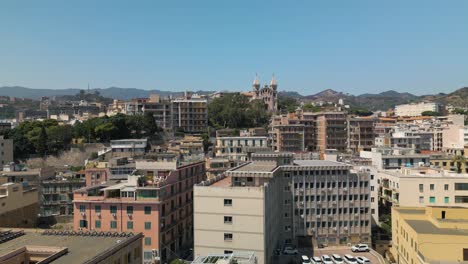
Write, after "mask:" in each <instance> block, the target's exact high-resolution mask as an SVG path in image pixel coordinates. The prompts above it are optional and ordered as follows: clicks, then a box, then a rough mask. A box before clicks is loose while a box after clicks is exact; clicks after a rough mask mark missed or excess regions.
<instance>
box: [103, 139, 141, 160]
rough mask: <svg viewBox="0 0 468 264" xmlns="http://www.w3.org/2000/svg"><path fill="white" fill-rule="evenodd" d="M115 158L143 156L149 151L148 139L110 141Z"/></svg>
mask: <svg viewBox="0 0 468 264" xmlns="http://www.w3.org/2000/svg"><path fill="white" fill-rule="evenodd" d="M110 148H111V151H112V156H113V157H134V156H141V155H143V154H145V152H146V151H147V150H148V149H149V145H148V139H146V138H143V139H116V140H111V141H110Z"/></svg>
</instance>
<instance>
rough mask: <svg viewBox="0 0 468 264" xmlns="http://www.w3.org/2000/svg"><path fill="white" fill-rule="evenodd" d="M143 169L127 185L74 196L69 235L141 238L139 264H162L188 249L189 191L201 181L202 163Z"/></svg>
mask: <svg viewBox="0 0 468 264" xmlns="http://www.w3.org/2000/svg"><path fill="white" fill-rule="evenodd" d="M143 165H145V166H143ZM143 165H142V169H141V171H140V170H139V175H136V176H135V175H133V176H128V180H123V181H120V182H118V183H110V182H109V183H106V184H101V185H96V186H92V187H86V188H82V189H79V190H77V191H75V192H74V201H73V204H74V210H75V214H74V222H73V223H74V229H75V231H79V230H93V231H96V232H101V231H103V232H142V233H143V235H144V240H143V241H144V243H143V260H144V262H143V263H155V262H156V261H160V262H161V263H165V262H169V261H170V260H171V259H173V258H175V257H177V256H179V255H180V254H181V253H182V252H184V250H186V249H188V248H191V247H192V241H193V209H192V201H193V194H192V190H193V185H194V184H196V183H199V182H201V181H203V180H205V163H204V162H197V163H193V164H190V165H185V166H177V167H176V168H175V169H173V168H168V167H167V166H166V165H167V164H159V162H154V164H153V165H154V166H149V165H148V164H143ZM175 165H176V164H175ZM138 166H139V165H138Z"/></svg>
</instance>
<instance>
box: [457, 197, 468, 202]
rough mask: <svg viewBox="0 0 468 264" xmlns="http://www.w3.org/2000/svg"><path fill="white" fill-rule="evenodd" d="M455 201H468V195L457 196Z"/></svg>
mask: <svg viewBox="0 0 468 264" xmlns="http://www.w3.org/2000/svg"><path fill="white" fill-rule="evenodd" d="M455 203H468V196H458V195H457V196H455Z"/></svg>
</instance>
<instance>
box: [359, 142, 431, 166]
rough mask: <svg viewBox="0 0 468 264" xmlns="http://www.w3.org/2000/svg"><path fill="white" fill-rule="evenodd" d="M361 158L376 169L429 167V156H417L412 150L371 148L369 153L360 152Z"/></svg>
mask: <svg viewBox="0 0 468 264" xmlns="http://www.w3.org/2000/svg"><path fill="white" fill-rule="evenodd" d="M359 156H360V157H361V158H367V159H371V160H372V165H373V166H375V167H376V168H377V169H399V168H402V167H428V166H429V165H430V157H431V155H429V154H417V153H414V150H413V149H404V148H385V147H377V148H372V150H371V151H361V152H360V153H359Z"/></svg>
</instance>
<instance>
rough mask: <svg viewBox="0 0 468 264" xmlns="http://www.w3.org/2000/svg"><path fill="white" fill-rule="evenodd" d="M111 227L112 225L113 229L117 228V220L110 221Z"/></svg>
mask: <svg viewBox="0 0 468 264" xmlns="http://www.w3.org/2000/svg"><path fill="white" fill-rule="evenodd" d="M110 227H111V228H112V229H115V228H117V221H111V222H110Z"/></svg>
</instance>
